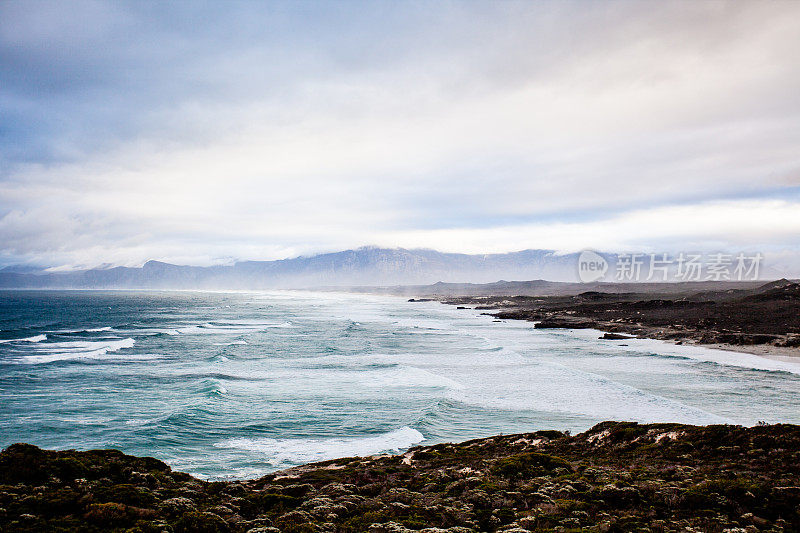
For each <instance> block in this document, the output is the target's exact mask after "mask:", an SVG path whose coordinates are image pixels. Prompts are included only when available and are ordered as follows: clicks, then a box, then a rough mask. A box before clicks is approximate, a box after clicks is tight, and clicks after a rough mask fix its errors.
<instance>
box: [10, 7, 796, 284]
mask: <svg viewBox="0 0 800 533" xmlns="http://www.w3.org/2000/svg"><path fill="white" fill-rule="evenodd" d="M798 27H800V2H794V1H773V2H756V1H748V2H745V1H741V2H712V1H706V2H688V1H681V2H641V1H636V2H589V1H583V2H567V1H558V2H548V1H539V2H527V1H526V2H513V1H505V2H488V1H487V2H477V1H463V2H455V1H433V2H430V1H425V2H413V1H403V2H396V1H391V2H381V1H375V2H348V1H343V2H328V1H322V0H320V1H317V2H304V1H292V2H188V1H178V2H147V1H135V2H95V1H82V0H71V1H70V2H60V1H54V2H42V1H37V0H24V1H22V0H3V1H1V2H0V267H2V266H4V265H12V264H30V265H38V266H43V267H50V268H54V269H72V268H87V267H94V266H98V265H127V266H136V265H140V264H142V263H143V262H145V261H146V260H149V259H157V260H162V261H169V262H174V263H181V264H195V265H209V264H219V263H230V262H232V261H236V260H239V259H279V258H286V257H293V256H297V255H309V254H314V253H319V252H327V251H335V250H341V249H347V248H352V247H357V246H362V245H378V246H387V247H405V248H416V247H424V248H434V249H438V250H442V251H450V252H465V253H497V252H505V251H515V250H521V249H527V248H546V249H554V250H558V251H564V252H568V251H576V250H581V249H585V248H592V249H597V250H604V251H643V252H651V251H679V250H707V251H717V250H733V251H738V250H745V251H762V252H765V253H767V254H771V257H774V258H789V259H786V260H796V259H797V258H798V257H800V69H798V67H797V65H798V62H799V61H800V55H799V54H800V31H797V28H798ZM792 258H794V259H792ZM798 264H800V262H798Z"/></svg>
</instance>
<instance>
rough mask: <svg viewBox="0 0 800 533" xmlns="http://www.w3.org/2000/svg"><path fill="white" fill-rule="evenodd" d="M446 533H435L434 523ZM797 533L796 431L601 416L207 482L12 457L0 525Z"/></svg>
mask: <svg viewBox="0 0 800 533" xmlns="http://www.w3.org/2000/svg"><path fill="white" fill-rule="evenodd" d="M434 528H438V529H434ZM798 530H800V427H798V426H793V425H775V426H758V427H753V428H742V427H738V426H722V425H717V426H708V427H695V426H684V425H680V424H650V425H639V424H635V423H629V422H624V423H617V422H604V423H602V424H598V425H597V426H595V427H594V428H592V429H591V430H589V431H587V432H586V433H583V434H581V435H576V436H568V435H566V434H563V433H559V432H556V431H539V432H536V433H529V434H523V435H507V436H498V437H491V438H487V439H478V440H473V441H469V442H464V443H461V444H440V445H437V446H429V447H418V448H413V449H411V450H409V451H408V452H407V453H405V454H403V456H385V457H378V458H358V457H351V458H346V459H338V460H333V461H326V462H324V463H318V464H313V465H306V466H302V467H298V468H295V469H292V470H289V471H285V472H282V473H276V474H272V475H268V476H265V477H263V478H261V479H256V480H251V481H235V482H204V481H200V480H197V479H194V478H192V477H191V476H189V475H187V474H182V473H179V472H173V471H171V470H170V469H169V467H168V466H167V465H165V464H164V463H162V462H160V461H157V460H155V459H152V458H138V457H131V456H126V455H124V454H122V453H120V452H117V451H113V450H96V451H90V452H77V451H73V450H68V451H60V452H52V451H45V450H41V449H39V448H36V447H35V446H30V445H26V444H15V445H13V446H10V447H9V448H7V449H6V450H5V451H3V452H2V453H0V531H3V532H6V531H8V532H16V531H26V532H39V531H54V532H59V531H88V532H93V531H97V532H99V531H117V532H125V533H163V532H168V533H189V532H192V533H222V532H225V533H240V532H241V533H244V532H250V533H275V532H281V531H283V532H295V533H306V532H342V533H345V532H353V533H357V532H370V533H407V532H409V531H426V532H429V533H434V532H439V533H441V532H442V531H449V532H450V533H468V532H470V531H475V532H483V531H489V532H495V531H501V532H507V533H512V532H514V533H524V532H525V531H559V532H570V531H575V532H577V531H598V532H613V531H642V532H644V531H651V532H667V531H675V532H678V531H703V532H706V531H708V532H720V533H722V532H728V533H747V532H752V531H776V532H777V531H798Z"/></svg>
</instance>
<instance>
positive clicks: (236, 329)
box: [164, 322, 295, 335]
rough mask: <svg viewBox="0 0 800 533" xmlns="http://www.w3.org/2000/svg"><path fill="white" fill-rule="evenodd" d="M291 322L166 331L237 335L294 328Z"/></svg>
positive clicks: (218, 324)
mask: <svg viewBox="0 0 800 533" xmlns="http://www.w3.org/2000/svg"><path fill="white" fill-rule="evenodd" d="M294 327H295V326H294V325H293V324H291V323H290V322H260V323H255V322H207V323H205V324H195V325H191V326H183V327H179V328H176V329H174V330H165V331H164V333H167V334H168V335H175V334H178V335H219V334H227V335H236V334H246V333H255V332H258V331H266V330H269V329H273V328H294Z"/></svg>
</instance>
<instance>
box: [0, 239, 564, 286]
mask: <svg viewBox="0 0 800 533" xmlns="http://www.w3.org/2000/svg"><path fill="white" fill-rule="evenodd" d="M576 265H577V254H566V255H562V254H557V253H556V252H554V251H552V250H523V251H520V252H511V253H504V254H481V255H469V254H456V253H446V252H439V251H436V250H426V249H416V250H408V249H404V248H377V247H364V248H358V249H355V250H345V251H341V252H334V253H326V254H319V255H314V256H310V257H296V258H293V259H281V260H276V261H242V262H238V263H235V264H233V265H225V266H222V265H221V266H210V267H198V266H184V265H173V264H170V263H164V262H161V261H148V262H147V263H145V264H144V265H143V266H142V267H139V268H131V267H113V268H97V269H90V270H81V271H73V272H31V271H29V270H25V269H4V270H0V288H92V289H98V288H108V289H119V288H125V289H136V288H142V289H291V288H312V287H344V286H386V285H405V284H413V285H423V284H431V283H436V282H451V283H456V282H472V283H487V282H492V281H496V280H498V279H549V280H556V281H573V280H575V278H576V272H577V271H576V268H577V267H576Z"/></svg>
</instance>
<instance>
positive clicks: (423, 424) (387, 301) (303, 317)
mask: <svg viewBox="0 0 800 533" xmlns="http://www.w3.org/2000/svg"><path fill="white" fill-rule="evenodd" d="M598 336H599V332H597V331H594V330H575V331H571V330H535V329H534V328H533V326H532V324H531V323H529V322H522V321H496V320H494V319H493V318H492V317H489V316H486V315H482V314H481V312H480V311H478V310H473V309H470V310H460V309H455V308H454V307H452V306H447V305H443V304H440V303H438V302H407V301H406V300H405V299H404V298H398V297H390V296H371V295H354V294H340V293H312V292H300V291H274V292H263V291H260V292H194V291H192V292H189V291H185V292H184V291H148V292H137V291H0V446H1V447H5V446H8V445H9V444H12V443H14V442H29V443H32V444H36V445H38V446H41V447H45V448H53V449H67V448H76V449H92V448H116V449H119V450H122V451H123V452H125V453H129V454H134V455H149V456H153V457H157V458H159V459H161V460H163V461H165V462H166V463H168V464H169V465H170V466H172V467H173V468H174V469H177V470H181V471H185V472H189V473H191V474H194V475H196V476H199V477H201V478H206V479H231V478H253V477H257V476H259V475H263V474H265V473H268V472H272V471H275V470H278V469H283V468H287V467H290V466H294V465H298V464H303V463H307V462H311V461H318V460H324V459H330V458H335V457H345V456H354V455H371V454H377V453H397V452H400V451H402V450H404V449H407V448H408V447H410V446H414V445H416V444H428V443H437V442H444V441H462V440H466V439H471V438H476V437H483V436H489V435H495V434H501V433H505V434H508V433H516V432H525V431H534V430H539V429H558V430H569V431H572V432H579V431H583V430H585V429H588V428H589V427H591V426H592V425H594V424H595V423H597V422H600V421H603V420H635V421H640V422H657V421H659V422H662V421H663V422H684V423H691V424H718V423H726V424H745V425H753V424H755V423H757V422H758V421H761V420H763V421H767V422H790V423H800V409H798V407H800V364H794V363H790V362H782V361H773V360H770V359H765V358H762V357H758V356H755V355H748V354H739V353H732V352H724V351H719V350H711V349H705V348H700V347H695V346H676V345H671V344H667V343H663V342H660V341H655V340H644V339H632V340H625V341H608V340H599V339H598Z"/></svg>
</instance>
